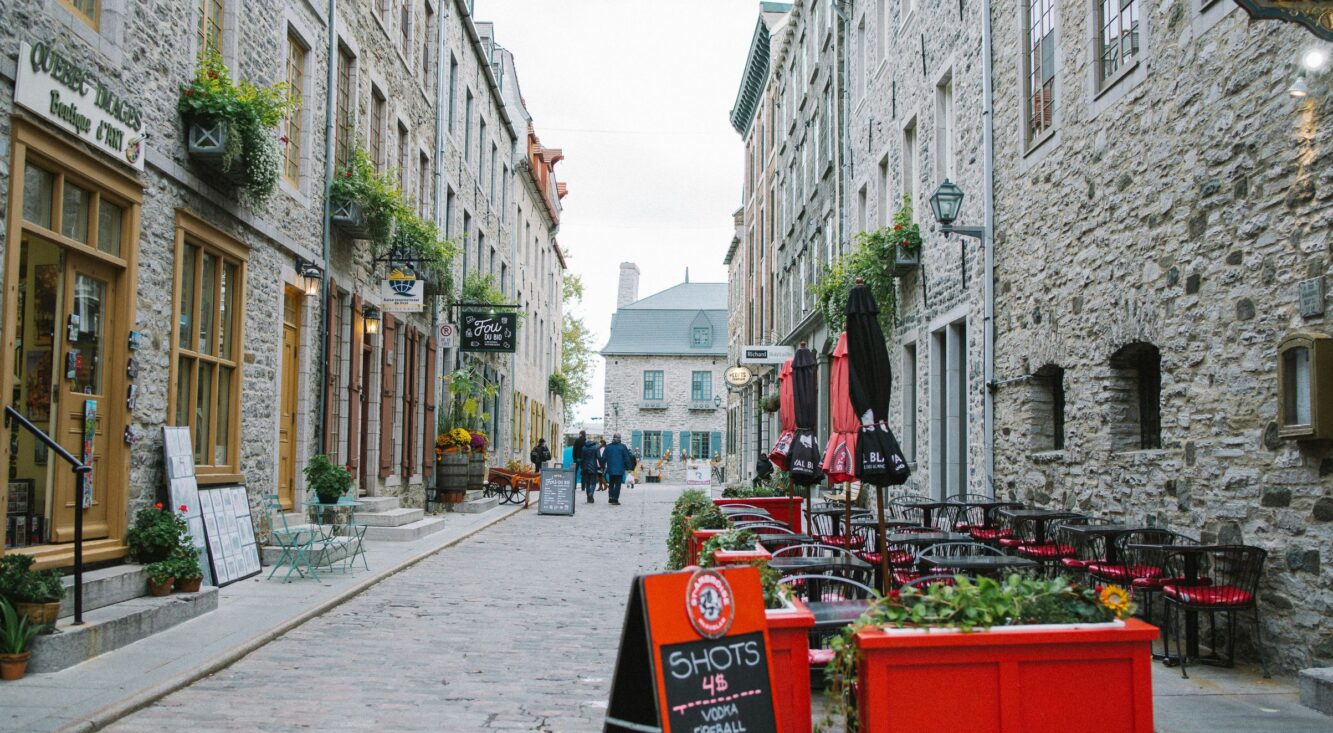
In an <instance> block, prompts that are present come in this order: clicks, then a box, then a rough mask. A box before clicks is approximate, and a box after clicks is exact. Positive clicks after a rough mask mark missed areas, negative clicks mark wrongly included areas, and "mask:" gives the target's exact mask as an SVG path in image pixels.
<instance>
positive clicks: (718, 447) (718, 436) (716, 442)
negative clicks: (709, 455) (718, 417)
mask: <svg viewBox="0 0 1333 733" xmlns="http://www.w3.org/2000/svg"><path fill="white" fill-rule="evenodd" d="M708 443H709V445H708V450H710V451H712V452H714V453H716V454H717V455H718V456H719V457H721V456H722V454H723V453H724V452H725V451H723V450H722V433H713V436H712V437H711V438H709V439H708Z"/></svg>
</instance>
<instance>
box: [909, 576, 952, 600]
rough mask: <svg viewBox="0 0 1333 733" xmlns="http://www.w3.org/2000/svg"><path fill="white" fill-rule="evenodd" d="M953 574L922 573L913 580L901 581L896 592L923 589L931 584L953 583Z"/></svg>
mask: <svg viewBox="0 0 1333 733" xmlns="http://www.w3.org/2000/svg"><path fill="white" fill-rule="evenodd" d="M953 578H954V576H953V575H922V576H919V577H917V578H914V579H913V580H911V581H909V582H906V583H903V584H902V586H901V587H900V588H898V593H899V594H900V596H901V594H902V592H903V591H905V590H917V591H924V590H925V589H926V588H929V587H930V586H932V585H954V579H953Z"/></svg>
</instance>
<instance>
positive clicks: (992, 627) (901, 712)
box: [827, 575, 1157, 733]
mask: <svg viewBox="0 0 1333 733" xmlns="http://www.w3.org/2000/svg"><path fill="white" fill-rule="evenodd" d="M1133 611H1134V607H1133V604H1132V603H1131V602H1130V596H1129V593H1128V592H1127V591H1126V590H1125V589H1124V588H1120V587H1118V586H1106V587H1102V588H1084V587H1080V586H1077V585H1073V584H1071V583H1070V582H1069V580H1068V579H1065V578H1054V579H1040V578H1024V577H1020V576H1018V575H1013V576H1010V577H1009V578H1006V579H1004V580H994V579H991V578H979V579H975V580H973V579H969V578H966V577H962V576H958V577H955V578H954V579H953V584H952V585H945V584H935V585H931V586H929V587H928V588H927V589H926V590H916V589H908V590H905V591H903V592H902V593H901V594H890V595H889V596H887V597H885V598H883V599H879V600H877V601H876V602H874V603H873V604H872V605H871V608H870V610H869V611H868V612H867V613H866V615H864V616H862V617H861V619H860V620H858V621H857V623H856V624H854V625H853V626H851V627H849V628H848V630H847V631H845V632H844V633H843V634H842V635H841V637H839V638H838V639H835V640H834V643H833V649H834V658H833V661H832V662H831V663H830V664H829V667H828V670H827V674H828V676H829V681H830V688H829V694H830V696H831V698H832V703H833V707H834V708H835V709H838V708H840V709H841V711H842V712H843V714H844V716H845V718H846V720H847V721H848V723H849V726H850V727H851V729H856V725H857V722H858V721H860V723H861V726H862V728H863V729H864V730H866V731H907V730H919V729H921V728H922V727H923V726H924V727H935V728H939V727H940V724H941V723H940V719H939V718H938V717H934V718H931V717H927V716H936V715H939V714H940V711H942V710H947V711H948V718H947V725H949V726H950V727H952V728H957V729H959V730H969V729H976V728H982V727H989V728H991V729H994V716H995V711H996V710H1011V711H1014V712H1013V713H1012V718H1011V719H1009V720H1007V721H1006V722H1005V724H1004V726H1002V727H1001V730H1032V729H1042V730H1052V729H1060V730H1094V729H1095V730H1127V731H1134V732H1141V733H1151V731H1152V676H1151V669H1150V667H1151V661H1152V654H1151V643H1152V640H1153V639H1155V638H1156V637H1157V629H1156V628H1154V627H1152V626H1149V625H1147V624H1145V623H1143V622H1141V621H1138V620H1137V619H1133V618H1128V617H1129V615H1130V614H1131V613H1133ZM853 683H855V693H854V696H853V692H852V684H853ZM960 683H964V684H967V685H968V686H969V688H970V689H973V690H985V691H986V692H985V693H984V694H976V695H969V696H964V697H961V698H960V697H959V696H957V695H956V694H951V690H956V689H957V688H956V685H957V684H960ZM853 697H854V699H855V708H854V709H853V707H852V705H853ZM1090 699H1095V700H1097V701H1098V703H1097V705H1095V706H1089V705H1087V704H1086V702H1087V700H1090Z"/></svg>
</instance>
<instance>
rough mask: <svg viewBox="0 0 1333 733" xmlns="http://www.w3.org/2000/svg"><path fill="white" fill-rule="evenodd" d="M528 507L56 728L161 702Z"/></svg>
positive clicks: (63, 731)
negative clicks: (195, 665) (186, 668)
mask: <svg viewBox="0 0 1333 733" xmlns="http://www.w3.org/2000/svg"><path fill="white" fill-rule="evenodd" d="M524 508H525V507H522V506H516V507H514V508H512V509H510V510H509V511H508V512H506V513H504V514H501V515H499V516H497V517H495V518H493V519H490V520H488V521H486V522H484V523H482V524H479V525H477V526H476V527H473V528H471V529H469V530H468V531H467V532H465V533H463V534H462V535H459V536H458V537H456V538H454V539H452V540H450V541H449V542H446V543H445V544H443V545H440V546H439V547H434V548H431V549H428V550H423V551H421V552H419V553H417V554H416V555H412V556H411V557H408V558H407V559H406V560H403V561H402V562H400V563H399V564H398V565H395V566H394V567H392V568H389V569H387V570H384V571H382V572H381V573H380V574H378V575H374V576H371V577H369V578H366V579H365V580H363V581H361V582H359V583H356V584H355V585H352V586H350V587H348V588H347V589H346V590H344V591H343V592H341V593H339V594H338V595H336V596H334V597H332V598H330V599H328V600H326V601H324V602H322V603H319V604H318V605H315V606H313V607H311V608H308V609H306V610H305V611H303V612H301V613H299V614H297V615H296V616H293V617H292V618H289V619H287V620H286V621H283V622H282V623H280V624H278V625H277V626H275V627H273V628H271V629H268V630H267V631H265V632H263V633H261V634H260V635H258V636H256V637H253V638H251V639H249V640H248V641H246V642H244V643H242V644H239V645H237V646H234V647H232V648H231V649H229V650H227V651H226V652H223V653H222V654H220V655H218V656H216V657H214V658H213V659H211V660H209V661H208V662H206V663H204V664H203V665H202V666H199V667H196V668H194V669H192V670H190V671H189V672H185V673H183V674H181V675H178V676H177V677H176V678H175V679H172V680H169V681H167V682H163V683H160V684H158V685H156V686H154V687H150V688H148V689H146V690H141V691H139V692H137V693H134V694H132V695H130V696H129V697H126V698H124V699H122V700H120V701H118V702H115V703H112V704H111V705H108V706H106V707H104V708H102V709H100V710H97V711H96V712H94V713H92V714H91V715H88V716H85V717H83V718H81V719H79V720H76V721H72V722H70V723H66V724H65V725H63V726H61V727H59V728H56V729H55V730H56V733H92V731H98V730H101V729H102V728H105V727H106V726H108V725H111V724H112V723H114V722H116V721H117V720H120V719H121V718H123V717H125V716H127V715H129V714H130V713H133V712H135V711H137V710H140V709H142V708H145V707H148V706H149V705H151V704H153V703H155V702H157V701H158V700H161V699H162V698H164V697H166V696H167V695H170V694H171V693H173V692H175V691H177V690H179V689H181V688H184V687H188V686H189V685H192V684H194V683H195V682H198V681H199V680H201V679H203V678H204V677H207V676H209V675H211V674H214V673H216V672H219V671H221V670H223V669H226V668H227V667H230V666H231V665H232V664H234V663H236V662H237V661H238V660H240V659H241V658H242V657H244V656H246V655H248V654H249V653H250V652H253V651H255V650H256V649H259V648H260V647H262V646H264V645H265V644H267V643H269V642H270V641H273V640H274V639H276V638H278V637H280V636H282V635H283V634H286V633H287V632H288V631H291V630H292V629H294V628H296V627H297V626H300V625H301V624H303V623H305V622H307V621H309V620H311V619H313V618H315V617H317V616H322V615H324V614H325V613H328V612H329V611H331V610H333V609H334V608H337V607H338V606H340V605H342V604H344V603H346V602H347V601H349V600H351V599H352V598H353V597H355V596H358V595H360V594H362V593H364V592H365V591H367V590H369V589H370V587H371V586H374V585H375V584H377V583H379V582H380V581H382V580H385V579H387V578H390V577H392V576H394V575H397V574H398V573H401V572H402V571H404V570H406V569H408V568H410V567H412V566H413V565H416V564H417V563H419V562H421V561H422V560H425V559H426V558H428V557H430V556H432V555H434V554H436V553H439V552H442V551H444V550H447V549H449V548H450V547H453V546H454V545H457V544H458V543H460V542H462V541H463V540H466V539H468V538H470V537H472V536H473V535H476V534H477V533H479V532H481V531H482V530H485V529H489V528H490V527H493V526H495V525H496V524H499V523H500V522H503V521H504V520H506V519H509V518H510V517H512V516H514V515H515V514H518V513H519V512H521V511H523V510H524Z"/></svg>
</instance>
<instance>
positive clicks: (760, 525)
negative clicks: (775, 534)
mask: <svg viewBox="0 0 1333 733" xmlns="http://www.w3.org/2000/svg"><path fill="white" fill-rule="evenodd" d="M731 526H732V529H748V530H750V531H751V532H759V531H760V530H764V529H787V525H785V524H783V523H782V522H775V521H773V520H771V519H770V520H767V521H763V522H761V521H753V522H733V523H732V525H731Z"/></svg>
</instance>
